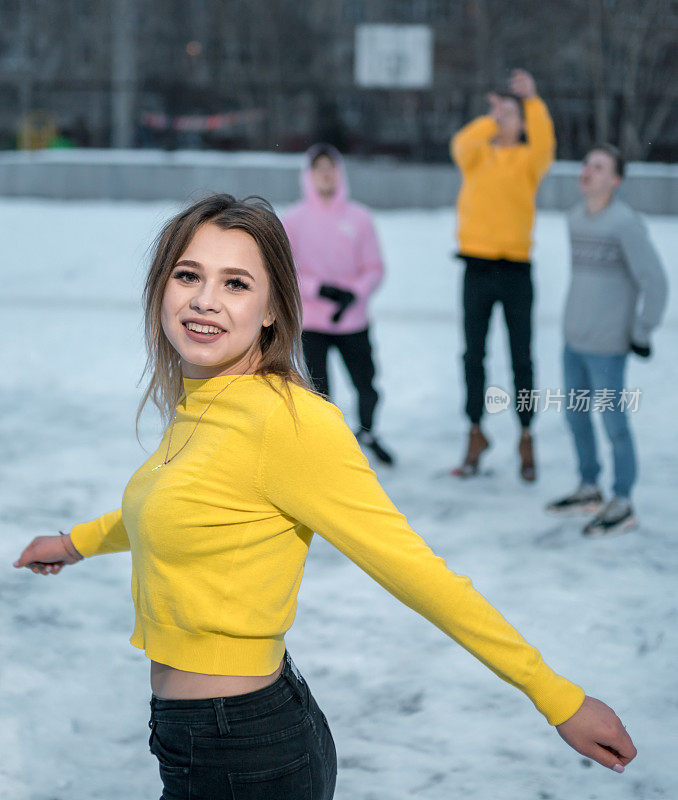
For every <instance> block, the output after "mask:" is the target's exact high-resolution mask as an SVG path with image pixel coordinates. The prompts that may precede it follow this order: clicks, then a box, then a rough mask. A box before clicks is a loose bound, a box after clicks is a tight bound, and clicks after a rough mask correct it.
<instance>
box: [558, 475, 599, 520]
mask: <svg viewBox="0 0 678 800" xmlns="http://www.w3.org/2000/svg"><path fill="white" fill-rule="evenodd" d="M602 505H603V495H602V494H601V493H600V489H598V487H597V486H593V485H591V484H590V483H582V484H580V485H579V488H578V489H575V491H574V492H572V494H567V495H565V497H560V498H559V499H558V500H553V501H552V502H550V503H549V504H548V505H547V506H546V510H547V511H548V512H549V514H563V515H565V514H595V513H596V511H598V510H599V509H600V507H601V506H602Z"/></svg>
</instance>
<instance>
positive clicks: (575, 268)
mask: <svg viewBox="0 0 678 800" xmlns="http://www.w3.org/2000/svg"><path fill="white" fill-rule="evenodd" d="M568 223H569V231H570V245H571V250H572V279H571V281H570V289H569V292H568V295H567V303H566V305H565V342H566V343H567V344H568V345H569V346H570V347H571V348H572V349H573V350H579V351H581V352H585V353H600V354H605V355H617V354H621V353H628V351H629V344H630V343H631V342H632V341H633V342H634V343H635V344H639V345H648V344H649V343H650V334H651V332H652V330H653V329H654V328H655V327H656V326H657V325H658V324H659V322H660V320H661V317H662V314H663V313H664V309H665V307H666V298H667V292H668V285H667V281H666V275H665V273H664V269H663V267H662V264H661V262H660V260H659V256H658V255H657V251H656V250H655V248H654V246H653V245H652V242H651V241H650V238H649V236H648V232H647V227H646V225H645V223H644V222H643V219H642V217H641V216H640V214H638V213H637V212H635V211H634V210H633V209H632V208H630V207H629V206H627V205H626V203H622V202H621V201H620V200H615V199H613V200H612V202H611V203H610V204H609V205H607V206H606V207H605V208H604V209H603V210H602V211H600V212H599V213H597V214H589V212H588V211H587V210H586V205H585V204H584V203H582V204H581V205H578V206H575V207H574V208H573V209H572V211H570V215H569V219H568Z"/></svg>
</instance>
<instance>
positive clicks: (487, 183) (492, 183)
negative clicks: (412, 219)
mask: <svg viewBox="0 0 678 800" xmlns="http://www.w3.org/2000/svg"><path fill="white" fill-rule="evenodd" d="M525 127H526V134H527V143H525V144H517V145H515V146H513V147H499V146H497V145H494V144H492V139H493V138H494V137H495V136H496V135H497V124H496V122H495V121H494V120H493V119H492V118H491V117H478V119H475V120H473V122H470V123H469V124H468V125H466V126H464V127H463V128H462V129H461V130H460V131H459V133H457V134H456V136H455V137H454V138H453V139H452V141H451V142H450V152H451V155H452V158H453V159H454V161H455V162H456V163H457V166H458V167H459V169H460V170H461V175H462V185H461V189H460V191H459V196H458V198H457V236H458V238H459V250H460V252H461V254H462V255H467V256H476V257H479V258H507V259H509V260H512V261H528V260H529V258H530V248H531V245H532V238H531V237H532V227H533V225H534V211H535V197H536V194H537V189H538V187H539V182H540V181H541V179H542V177H543V175H544V173H545V172H546V170H547V169H548V168H549V166H550V164H551V162H552V161H553V157H554V153H555V144H556V140H555V136H554V134H553V123H552V122H551V117H550V116H549V112H548V110H547V108H546V105H545V104H544V103H543V102H542V101H541V100H540V99H539V98H538V97H532V98H529V99H527V100H525Z"/></svg>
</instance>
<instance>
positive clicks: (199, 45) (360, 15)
mask: <svg viewBox="0 0 678 800" xmlns="http://www.w3.org/2000/svg"><path fill="white" fill-rule="evenodd" d="M0 14H1V15H2V20H1V21H2V25H0V146H3V147H13V146H16V143H17V141H18V140H20V141H21V142H22V143H23V144H30V143H31V138H30V135H29V134H32V133H33V134H36V136H34V137H33V140H32V142H33V144H35V142H36V141H37V142H38V143H44V142H46V141H50V142H52V143H54V142H56V143H58V144H64V145H67V144H76V145H80V146H96V147H109V146H135V147H163V148H178V147H181V148H183V147H195V148H216V149H231V150H232V149H257V150H261V149H265V150H281V151H289V150H299V149H303V148H305V147H306V146H307V145H308V144H309V143H310V142H312V141H314V140H317V139H324V140H331V141H332V142H334V143H335V144H337V145H338V146H339V147H341V148H342V149H344V150H346V151H349V152H354V153H363V154H384V155H394V156H401V157H405V158H410V159H417V160H432V161H435V160H446V159H447V158H448V154H447V143H448V140H449V136H450V133H451V132H452V131H454V130H456V129H457V128H458V127H459V126H460V125H462V124H463V123H464V122H465V121H467V120H468V119H469V118H470V117H471V116H473V115H475V114H477V113H481V112H482V110H483V109H484V95H485V94H486V92H487V91H489V90H491V89H494V88H497V87H500V86H502V85H505V84H506V80H507V78H508V75H509V73H510V70H511V69H512V68H514V67H517V66H521V67H525V68H526V69H529V70H530V71H532V72H533V73H534V75H535V77H536V79H537V82H538V86H539V89H540V93H541V94H542V95H543V96H544V98H545V99H546V100H547V102H548V104H549V106H550V108H551V111H552V113H553V116H554V119H555V121H556V127H557V131H558V142H559V156H560V157H561V158H578V157H580V156H581V155H582V154H583V152H584V151H585V150H586V148H587V147H589V146H590V145H591V143H593V142H594V141H597V140H599V139H606V140H612V141H614V142H616V143H619V144H621V145H622V146H623V147H624V149H625V150H626V152H627V153H628V155H629V156H630V157H631V158H640V159H645V158H648V159H654V160H671V159H672V158H675V155H676V154H677V153H678V114H677V112H676V105H677V104H676V102H675V101H676V96H677V94H678V88H677V87H678V52H677V44H676V43H677V42H678V1H677V0H656V1H655V2H652V3H650V2H641V3H639V2H637V0H572V2H570V3H566V4H563V3H558V2H554V0H545V1H544V2H535V0H513V1H512V2H508V1H507V0H459V2H451V1H449V0H408V1H407V2H405V0H391V1H390V2H386V1H385V0H307V2H305V3H299V2H292V0H153V2H151V0H136V2H135V0H108V1H107V2H105V1H104V0H88V1H87V2H85V0H62V2H59V3H54V2H49V1H48V0H32V1H31V2H25V1H22V0H3V2H2V4H1V5H0ZM373 23H390V24H400V25H402V24H418V25H426V26H429V27H430V30H431V33H432V42H433V49H432V64H433V70H432V80H431V83H430V85H428V86H426V87H424V88H417V89H403V88H364V87H360V86H358V85H357V84H356V81H355V77H354V72H355V41H356V27H357V26H359V25H364V24H373ZM36 132H37V133H36ZM41 137H42V138H41Z"/></svg>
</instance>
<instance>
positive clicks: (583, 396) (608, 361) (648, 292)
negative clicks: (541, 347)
mask: <svg viewBox="0 0 678 800" xmlns="http://www.w3.org/2000/svg"><path fill="white" fill-rule="evenodd" d="M623 177H624V161H623V159H622V157H621V155H620V153H619V151H618V150H617V148H615V147H613V146H612V145H602V146H600V147H595V148H594V149H593V150H591V151H590V152H589V153H588V155H587V156H586V158H585V159H584V165H583V169H582V172H581V176H580V179H579V185H580V189H581V192H582V195H583V197H584V201H583V202H582V203H580V204H579V205H577V206H575V208H573V209H572V211H571V212H570V215H569V219H568V223H569V233H570V244H571V258H572V275H571V281H570V288H569V292H568V296H567V302H566V305H565V318H564V328H565V351H564V357H563V360H564V372H565V387H566V388H565V397H566V398H567V412H566V413H567V422H568V425H569V428H570V431H571V433H572V437H573V441H574V446H575V451H576V455H577V461H578V466H579V476H580V485H579V487H578V488H577V489H576V491H574V492H573V493H572V494H569V495H566V496H565V497H562V498H559V499H557V500H554V501H553V502H552V503H549V504H548V506H547V511H549V512H551V513H558V514H563V513H581V512H589V513H594V516H593V517H592V519H591V520H590V521H589V522H588V523H587V524H586V525H585V527H584V528H583V530H582V533H583V534H584V535H585V536H603V535H607V534H611V533H620V532H622V531H625V530H630V529H631V528H633V527H635V526H636V525H637V521H636V518H635V515H634V511H633V508H632V506H631V490H632V488H633V485H634V483H635V480H636V455H635V450H634V444H633V438H632V436H631V431H630V428H629V420H628V413H626V411H627V409H628V408H629V407H631V406H632V405H633V403H634V402H637V400H636V399H635V398H633V396H632V394H631V393H630V392H629V390H627V389H626V388H625V386H624V372H625V367H626V359H627V356H628V354H629V353H630V352H632V353H635V354H636V355H637V356H640V357H641V358H649V356H650V354H651V341H650V336H651V333H652V331H653V330H654V329H655V328H656V327H657V325H658V324H659V322H660V320H661V318H662V314H663V313H664V308H665V306H666V298H667V281H666V276H665V273H664V269H663V267H662V264H661V262H660V260H659V257H658V255H657V251H656V250H655V248H654V246H653V245H652V242H651V241H650V238H649V236H648V232H647V227H646V225H645V223H644V222H643V219H642V218H641V216H640V215H639V214H638V213H636V212H635V211H633V209H631V208H630V207H629V206H628V205H626V203H623V202H622V201H621V200H618V199H617V198H616V196H615V192H616V189H617V188H618V186H619V185H620V183H621V181H622V179H623ZM594 410H598V411H599V412H600V414H601V419H602V421H603V424H604V428H605V432H606V434H607V436H608V438H609V440H610V444H611V446H612V453H613V460H614V485H613V496H612V498H611V499H610V500H609V501H608V502H607V503H603V496H602V493H601V491H600V489H599V488H598V485H597V479H598V474H599V472H600V464H599V462H598V455H597V449H596V440H595V436H594V430H593V424H592V418H591V412H592V411H594Z"/></svg>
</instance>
